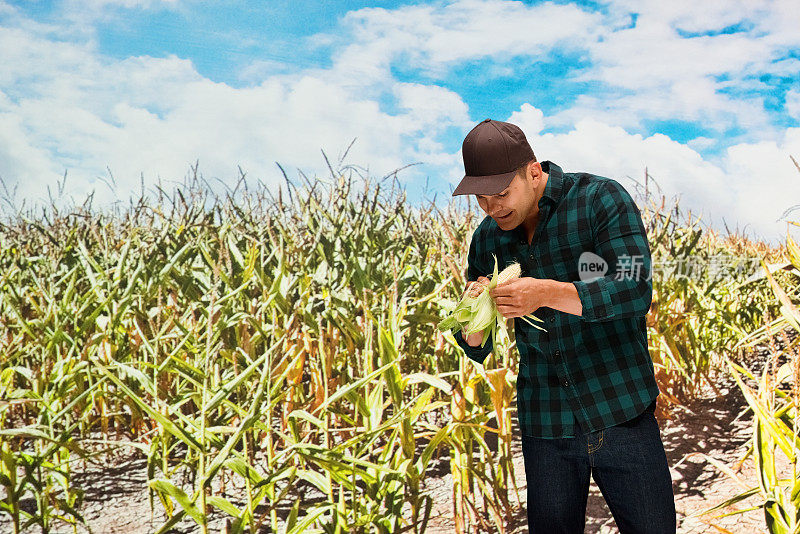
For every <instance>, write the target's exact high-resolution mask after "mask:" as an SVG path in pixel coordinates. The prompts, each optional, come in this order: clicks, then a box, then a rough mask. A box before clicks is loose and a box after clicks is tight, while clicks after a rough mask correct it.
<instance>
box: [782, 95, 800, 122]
mask: <svg viewBox="0 0 800 534" xmlns="http://www.w3.org/2000/svg"><path fill="white" fill-rule="evenodd" d="M785 109H786V113H788V114H789V116H790V117H793V118H795V119H800V91H798V90H797V89H791V90H790V91H788V92H787V93H786V106H785Z"/></svg>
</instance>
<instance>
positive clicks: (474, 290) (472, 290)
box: [461, 276, 489, 347]
mask: <svg viewBox="0 0 800 534" xmlns="http://www.w3.org/2000/svg"><path fill="white" fill-rule="evenodd" d="M488 285H489V279H488V278H486V277H485V276H479V277H478V280H477V281H472V282H467V288H466V289H465V290H464V294H465V295H466V294H469V295H470V296H471V297H477V296H478V295H480V294H481V291H483V289H484V288H485V287H486V286H488ZM461 337H463V338H464V341H466V342H467V345H469V346H470V347H477V346H478V345H480V344H481V341H483V332H475V333H474V334H470V335H466V334H465V333H464V330H461Z"/></svg>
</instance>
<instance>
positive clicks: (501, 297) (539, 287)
mask: <svg viewBox="0 0 800 534" xmlns="http://www.w3.org/2000/svg"><path fill="white" fill-rule="evenodd" d="M548 282H550V280H543V279H541V278H531V277H528V276H525V277H522V278H516V279H514V280H510V281H508V282H506V283H505V284H501V285H499V286H496V287H495V288H494V289H490V290H489V294H490V295H491V296H492V298H493V299H494V302H495V304H496V305H497V311H499V312H500V314H501V315H502V316H503V317H505V318H506V319H511V318H512V317H522V316H523V315H528V314H531V313H533V312H535V311H536V310H538V309H539V308H540V307H542V306H547V304H546V302H547V299H548V298H549V296H550V286H549V284H548Z"/></svg>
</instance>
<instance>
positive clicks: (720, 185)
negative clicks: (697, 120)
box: [508, 104, 800, 242]
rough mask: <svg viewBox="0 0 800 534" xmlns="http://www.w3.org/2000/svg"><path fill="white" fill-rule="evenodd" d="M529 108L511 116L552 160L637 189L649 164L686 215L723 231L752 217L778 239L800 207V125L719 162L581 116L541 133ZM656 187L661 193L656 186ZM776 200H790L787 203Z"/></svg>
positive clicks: (751, 229)
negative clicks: (562, 128) (798, 158)
mask: <svg viewBox="0 0 800 534" xmlns="http://www.w3.org/2000/svg"><path fill="white" fill-rule="evenodd" d="M523 108H526V112H525V113H520V112H516V113H514V114H513V115H512V116H511V117H510V118H509V119H508V120H509V122H514V123H515V124H520V126H521V127H522V128H523V131H525V133H526V135H527V137H528V140H529V142H530V143H531V146H532V147H533V149H534V152H535V153H536V155H537V158H538V159H539V160H551V161H553V162H555V163H557V164H558V165H560V166H561V167H562V168H563V169H564V171H566V172H590V173H593V174H598V175H601V176H607V177H609V178H614V179H615V180H617V181H618V182H620V183H621V184H622V185H624V186H625V187H626V188H627V189H628V190H629V191H630V192H631V194H634V191H635V189H636V186H635V183H634V182H633V181H632V180H631V179H633V180H636V181H638V182H639V183H641V184H643V183H644V170H645V167H646V168H647V170H648V173H649V174H650V176H651V177H653V179H654V180H655V181H656V182H657V184H658V187H660V188H661V189H662V191H663V194H664V195H665V196H666V198H667V201H668V202H669V199H671V198H679V199H680V205H681V208H682V210H684V213H688V210H691V211H692V214H693V216H694V217H697V216H701V215H702V222H703V223H704V224H709V225H711V226H712V227H713V228H715V229H716V230H717V231H718V232H720V233H721V234H722V235H724V234H725V229H724V224H723V220H724V221H725V222H727V224H728V226H729V228H730V229H731V231H734V230H735V227H736V224H737V221H739V222H740V230H741V229H742V227H743V226H744V225H745V224H748V223H749V226H748V228H747V230H746V232H747V234H748V235H749V236H750V237H763V238H765V239H767V240H772V241H773V242H774V241H775V240H776V239H780V238H781V237H782V236H784V235H785V230H786V223H785V221H780V222H776V219H778V218H779V217H780V215H781V214H782V213H783V211H784V210H786V209H787V208H789V207H790V206H791V205H792V203H793V201H792V200H791V199H798V198H800V174H798V172H797V169H795V168H794V165H793V164H792V162H791V160H790V159H789V157H788V156H789V154H800V128H794V129H790V130H788V131H787V132H786V133H785V136H784V138H783V139H782V140H781V142H779V143H776V142H761V143H753V144H748V143H742V144H739V145H736V146H734V147H731V148H730V149H729V150H728V151H727V153H726V155H725V157H724V158H723V160H722V161H721V162H719V163H713V162H710V161H707V160H705V159H704V158H703V157H702V156H701V155H700V154H699V153H698V152H696V151H695V150H693V149H692V148H690V147H688V146H686V145H684V144H681V143H678V142H676V141H673V140H671V139H669V138H668V137H666V136H664V135H661V134H655V135H651V136H646V137H645V136H642V135H639V134H631V133H629V132H627V131H626V130H625V129H623V128H621V127H618V126H611V125H608V124H605V123H602V122H599V121H596V120H593V119H584V120H582V121H579V122H578V123H577V124H576V125H575V127H574V129H572V130H570V131H568V132H566V133H562V134H549V133H548V134H543V135H536V134H533V133H531V132H530V131H528V130H527V129H526V128H525V127H524V126H522V125H523V124H525V121H524V120H519V119H524V117H525V116H526V115H527V116H534V117H536V116H537V115H538V114H537V113H535V111H533V110H532V109H531V106H529V105H528V104H526V105H524V106H523ZM533 109H535V108H533ZM515 120H519V122H515ZM534 125H535V121H534ZM534 129H535V128H534ZM650 188H651V191H652V192H657V188H656V185H655V184H650ZM776 199H789V200H788V201H787V203H786V205H783V204H780V203H779V202H776Z"/></svg>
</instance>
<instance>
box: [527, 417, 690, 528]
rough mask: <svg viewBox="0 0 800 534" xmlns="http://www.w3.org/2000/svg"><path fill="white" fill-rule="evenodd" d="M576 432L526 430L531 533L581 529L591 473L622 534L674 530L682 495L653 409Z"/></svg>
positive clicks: (584, 521)
mask: <svg viewBox="0 0 800 534" xmlns="http://www.w3.org/2000/svg"><path fill="white" fill-rule="evenodd" d="M654 410H655V401H653V404H651V405H650V407H649V408H648V409H647V410H645V411H644V412H643V413H642V414H641V415H639V416H638V417H636V418H635V419H633V420H631V421H627V422H625V423H622V424H620V425H616V426H612V427H610V428H605V429H603V430H598V431H597V432H590V433H589V434H584V433H582V432H581V431H580V430H578V431H577V435H576V437H574V438H562V439H541V438H534V437H530V436H525V435H523V436H522V452H523V456H524V459H525V477H526V479H527V483H528V528H529V530H530V532H531V534H559V533H563V534H577V533H581V532H583V529H584V526H585V524H586V501H587V498H588V496H589V476H592V477H593V478H594V481H595V482H596V483H597V486H598V487H599V488H600V491H601V493H602V494H603V497H604V498H605V500H606V503H607V504H608V508H609V509H610V510H611V514H612V515H613V516H614V520H615V521H616V523H617V527H618V528H619V531H620V533H621V534H674V533H675V531H676V516H675V496H674V495H673V493H672V479H671V477H670V474H669V467H668V465H667V455H666V453H665V452H664V444H663V443H662V442H661V434H660V431H659V428H658V422H657V421H656V418H655V416H654V415H653V411H654Z"/></svg>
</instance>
